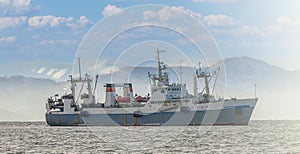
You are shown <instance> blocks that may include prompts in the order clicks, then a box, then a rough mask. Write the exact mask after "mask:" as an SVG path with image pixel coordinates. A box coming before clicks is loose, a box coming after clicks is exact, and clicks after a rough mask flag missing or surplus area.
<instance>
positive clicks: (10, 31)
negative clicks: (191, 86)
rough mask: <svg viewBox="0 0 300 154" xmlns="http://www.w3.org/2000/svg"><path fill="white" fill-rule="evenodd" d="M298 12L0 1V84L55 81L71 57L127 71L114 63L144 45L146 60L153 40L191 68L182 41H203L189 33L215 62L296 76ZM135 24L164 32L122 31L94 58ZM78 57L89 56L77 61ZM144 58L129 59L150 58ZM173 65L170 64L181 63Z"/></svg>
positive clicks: (284, 6) (180, 4) (275, 0)
mask: <svg viewBox="0 0 300 154" xmlns="http://www.w3.org/2000/svg"><path fill="white" fill-rule="evenodd" d="M149 4H156V5H149ZM144 5H146V6H144ZM299 6H300V2H299V1H298V0H264V1H260V0H185V1H179V0H164V1H161V0H152V1H149V0H131V1H125V0H110V1H108V0H89V1H71V0H64V1H55V0H51V1H50V0H0V69H1V72H0V76H7V75H8V76H10V75H24V76H34V77H43V78H51V79H55V80H61V79H64V77H67V75H68V74H69V73H70V72H71V71H72V66H73V62H74V58H75V57H76V56H78V55H79V56H82V57H84V56H86V55H88V56H87V57H88V58H94V59H93V60H95V61H96V64H97V65H96V66H97V67H99V71H100V73H103V74H105V73H107V72H109V71H111V70H110V69H108V68H111V66H112V64H111V61H112V60H113V61H117V60H118V61H117V62H118V63H119V64H120V65H123V64H124V63H126V64H129V65H137V64H135V63H131V62H133V61H134V58H135V57H134V56H132V57H130V56H124V58H123V61H122V60H121V61H120V60H119V59H118V57H119V55H120V54H121V55H122V52H121V51H124V50H125V51H126V50H128V52H130V50H131V49H132V50H134V49H136V50H137V49H139V50H141V47H143V45H145V46H147V49H145V50H147V51H148V50H149V51H150V50H151V51H153V53H154V51H155V50H156V48H157V47H156V46H155V45H152V46H150V47H148V46H149V44H151V43H153V42H154V43H155V41H156V42H157V40H159V41H163V42H158V44H159V43H163V44H164V45H166V46H165V48H164V49H165V50H168V49H170V50H171V49H178V51H182V50H183V49H186V50H189V52H190V53H189V52H187V53H184V55H185V56H186V57H190V58H189V60H187V64H188V63H194V61H196V60H197V58H193V57H197V56H198V57H201V56H200V55H197V53H196V49H193V47H191V44H190V43H189V41H187V40H186V37H184V36H185V35H186V36H188V38H193V40H196V41H199V40H201V39H203V38H204V37H198V36H196V35H194V34H193V33H195V34H196V33H197V34H202V33H203V35H205V36H210V37H211V38H212V39H211V40H210V41H216V44H217V46H216V48H214V49H213V50H216V49H217V48H218V49H219V50H220V53H221V54H220V55H221V57H225V58H226V57H239V56H249V57H252V58H256V59H261V60H264V61H266V62H268V63H270V64H273V65H277V66H280V67H282V68H284V69H287V70H300V61H299V57H300V43H299V36H300V10H299V9H298V8H299ZM132 8H133V9H132ZM132 11H133V12H132ZM179 12H181V13H179ZM113 16H119V18H114V17H113ZM137 22H139V25H141V24H147V23H149V22H157V23H159V24H161V23H165V25H166V27H151V26H145V25H144V26H142V27H140V28H134V29H128V30H127V31H123V33H120V34H119V35H118V36H116V37H114V39H112V40H111V42H110V44H106V46H105V49H103V50H101V47H102V46H104V45H105V44H101V43H104V42H105V41H104V40H105V39H110V38H109V37H108V38H106V37H107V36H112V34H114V31H115V30H116V29H118V28H124V27H130V26H128V25H126V24H132V23H137ZM198 25H201V26H202V27H201V26H200V27H199V26H198ZM168 26H169V27H171V28H173V29H175V30H176V31H172V30H170V29H168ZM187 29H188V30H187ZM178 32H182V33H183V34H185V35H179V34H181V33H178ZM99 37H100V38H99ZM197 38H199V39H197ZM204 39H205V38H204ZM166 40H168V41H166ZM88 41H90V42H92V43H91V44H92V45H95V46H92V47H91V45H90V44H88V43H89V42H88ZM97 41H98V42H97ZM102 41H103V42H102ZM106 41H107V40H106ZM97 45H99V46H97ZM201 45H203V46H205V45H207V44H206V43H205V42H202V43H201ZM162 46H163V45H162ZM151 47H152V48H151ZM203 48H206V47H203ZM207 48H210V46H207ZM82 50H85V51H86V52H87V50H89V51H88V52H87V53H86V52H84V55H82V54H83V53H81V51H82ZM193 50H195V53H193V52H194V51H193ZM203 50H205V49H203ZM90 51H91V53H93V54H91V53H89V52H90ZM92 51H93V52H92ZM147 51H145V52H142V51H141V52H139V53H137V54H134V55H135V56H137V57H138V56H140V57H143V55H144V56H147V57H151V56H152V55H147V53H149V51H148V52H147ZM100 52H101V53H102V54H101V55H100V54H99V53H100ZM132 53H135V52H134V51H132ZM80 54H81V55H80ZM95 54H96V55H95ZM202 56H203V55H202ZM204 56H205V55H204ZM153 57H154V56H152V57H151V58H152V59H153ZM174 57H176V56H174ZM173 59H174V61H173V63H172V62H170V64H174V65H176V62H177V64H178V61H181V60H179V59H177V58H173ZM208 59H209V58H208ZM124 60H126V61H124ZM143 60H147V59H141V61H143ZM93 62H94V61H93ZM98 64H99V65H98ZM87 67H88V68H89V67H90V66H87ZM115 69H116V68H115ZM94 70H95V68H94Z"/></svg>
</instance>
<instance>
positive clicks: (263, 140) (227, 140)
mask: <svg viewBox="0 0 300 154" xmlns="http://www.w3.org/2000/svg"><path fill="white" fill-rule="evenodd" d="M0 136H1V138H0V153H300V121H297V120H295V121H280V120H274V121H251V122H250V123H249V125H248V126H186V127H184V126H166V127H162V126H130V127H116V126H115V127H106V126H105V127H87V126H80V127H51V126H48V125H47V124H46V123H45V122H0Z"/></svg>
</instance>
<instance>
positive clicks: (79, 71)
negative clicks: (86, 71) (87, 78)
mask: <svg viewBox="0 0 300 154" xmlns="http://www.w3.org/2000/svg"><path fill="white" fill-rule="evenodd" d="M77 60H78V73H79V80H82V78H81V67H80V57H78V58H77Z"/></svg>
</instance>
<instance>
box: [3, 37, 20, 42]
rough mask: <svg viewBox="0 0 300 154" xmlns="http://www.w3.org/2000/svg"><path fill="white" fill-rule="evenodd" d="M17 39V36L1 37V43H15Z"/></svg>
mask: <svg viewBox="0 0 300 154" xmlns="http://www.w3.org/2000/svg"><path fill="white" fill-rule="evenodd" d="M16 40H17V38H16V37H15V36H9V37H0V43H12V42H15V41H16Z"/></svg>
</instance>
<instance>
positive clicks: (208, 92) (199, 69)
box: [194, 62, 211, 98]
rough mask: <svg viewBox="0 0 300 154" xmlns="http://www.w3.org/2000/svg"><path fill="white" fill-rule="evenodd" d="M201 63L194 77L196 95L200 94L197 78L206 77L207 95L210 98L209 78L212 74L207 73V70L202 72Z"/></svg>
mask: <svg viewBox="0 0 300 154" xmlns="http://www.w3.org/2000/svg"><path fill="white" fill-rule="evenodd" d="M200 65H201V63H200V62H199V68H198V69H197V70H196V74H195V77H194V95H195V96H196V95H197V94H198V91H197V90H198V88H197V80H198V78H204V82H205V97H206V98H208V97H209V95H210V90H209V80H208V78H210V77H211V76H210V74H209V73H205V72H201V67H200Z"/></svg>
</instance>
